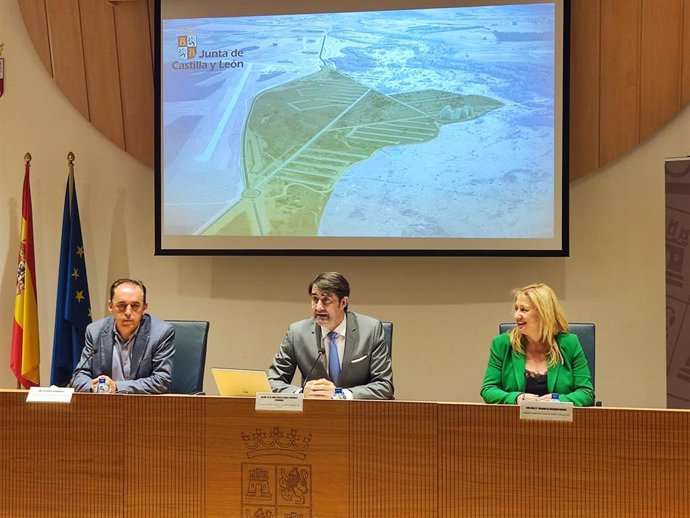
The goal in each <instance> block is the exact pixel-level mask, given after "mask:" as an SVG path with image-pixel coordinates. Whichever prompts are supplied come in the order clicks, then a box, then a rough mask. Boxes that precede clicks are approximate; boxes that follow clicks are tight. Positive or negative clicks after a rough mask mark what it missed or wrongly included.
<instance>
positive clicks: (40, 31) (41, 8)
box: [19, 0, 53, 76]
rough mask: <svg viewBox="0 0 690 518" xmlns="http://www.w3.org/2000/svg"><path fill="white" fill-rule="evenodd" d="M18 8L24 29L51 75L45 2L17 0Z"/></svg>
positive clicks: (51, 65)
mask: <svg viewBox="0 0 690 518" xmlns="http://www.w3.org/2000/svg"><path fill="white" fill-rule="evenodd" d="M19 10H20V11H21V13H22V18H23V19H24V25H25V26H26V31H27V32H28V33H29V38H31V41H32V42H33V44H34V47H35V48H36V52H38V57H39V58H40V59H41V61H42V62H43V66H44V67H46V70H48V73H49V74H50V75H51V76H52V75H53V64H52V60H51V58H50V37H49V35H48V19H47V15H46V4H45V2H44V1H43V0H41V1H40V2H37V1H36V0H19Z"/></svg>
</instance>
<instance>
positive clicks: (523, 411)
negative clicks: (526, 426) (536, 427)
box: [520, 401, 573, 423]
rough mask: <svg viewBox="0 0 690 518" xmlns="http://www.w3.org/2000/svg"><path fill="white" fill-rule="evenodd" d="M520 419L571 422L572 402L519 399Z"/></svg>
mask: <svg viewBox="0 0 690 518" xmlns="http://www.w3.org/2000/svg"><path fill="white" fill-rule="evenodd" d="M520 419H527V420H532V421H565V422H568V423H572V422H573V404H572V403H569V402H568V403H566V402H562V403H550V402H548V401H520Z"/></svg>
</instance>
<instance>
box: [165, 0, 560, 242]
mask: <svg viewBox="0 0 690 518" xmlns="http://www.w3.org/2000/svg"><path fill="white" fill-rule="evenodd" d="M554 11H555V9H554V5H553V4H551V3H544V4H527V5H494V6H483V7H456V8H442V9H416V10H405V11H376V12H351V13H317V14H300V15H270V16H243V17H220V18H188V19H167V20H166V19H164V20H163V22H162V44H161V45H162V46H161V81H162V98H161V136H162V190H163V197H162V204H163V207H162V215H163V217H162V223H163V229H162V231H163V234H164V235H172V236H295V237H314V236H324V237H328V236H330V237H362V238H370V237H371V238H380V237H393V238H408V237H410V238H421V239H424V238H440V239H445V238H480V239H481V238H515V239H522V238H531V239H541V238H547V239H548V238H551V237H553V235H554V232H555V226H556V224H557V222H556V221H555V216H554V214H555V211H554V196H555V194H554V185H555V176H556V173H557V171H556V169H557V167H556V162H557V159H558V157H555V156H554V148H555V145H554V139H555V138H556V135H555V129H554V128H555V122H554V113H555V106H554V105H555V102H556V99H555V95H554V91H555V87H554V84H555V81H556V79H555V74H556V72H555V66H554V53H555V49H554V31H555V28H554V25H555V12H554Z"/></svg>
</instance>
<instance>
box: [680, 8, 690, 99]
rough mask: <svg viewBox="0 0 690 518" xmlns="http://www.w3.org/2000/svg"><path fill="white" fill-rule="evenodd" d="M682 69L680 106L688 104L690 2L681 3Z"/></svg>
mask: <svg viewBox="0 0 690 518" xmlns="http://www.w3.org/2000/svg"><path fill="white" fill-rule="evenodd" d="M682 34H683V40H682V41H683V50H682V52H683V62H682V63H681V66H682V67H683V72H682V94H681V104H682V105H683V106H687V105H688V104H690V0H685V2H684V3H683V33H682Z"/></svg>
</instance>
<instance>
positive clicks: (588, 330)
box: [498, 322, 596, 386]
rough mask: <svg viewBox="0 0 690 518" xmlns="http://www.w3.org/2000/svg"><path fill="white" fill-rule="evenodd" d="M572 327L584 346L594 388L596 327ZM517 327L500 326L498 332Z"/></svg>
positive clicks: (510, 325)
mask: <svg viewBox="0 0 690 518" xmlns="http://www.w3.org/2000/svg"><path fill="white" fill-rule="evenodd" d="M568 325H569V326H570V332H571V333H573V334H575V335H577V337H578V338H579V339H580V345H582V352H583V353H584V354H585V358H587V364H588V365H589V372H590V374H591V375H592V386H594V380H595V377H594V370H595V368H596V363H595V358H596V355H595V343H596V342H595V340H594V337H595V325H594V324H592V323H591V322H587V323H581V322H574V323H573V322H571V323H569V324H568ZM514 327H515V324H514V323H513V322H510V323H503V324H499V326H498V332H499V333H500V334H503V333H505V332H506V331H508V330H509V329H512V328H514Z"/></svg>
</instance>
